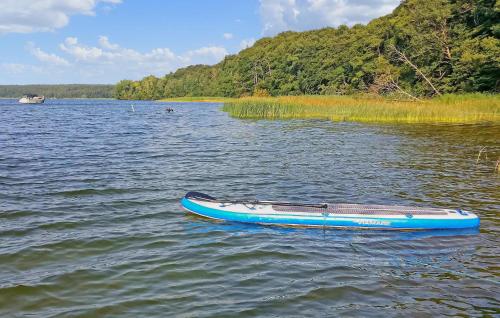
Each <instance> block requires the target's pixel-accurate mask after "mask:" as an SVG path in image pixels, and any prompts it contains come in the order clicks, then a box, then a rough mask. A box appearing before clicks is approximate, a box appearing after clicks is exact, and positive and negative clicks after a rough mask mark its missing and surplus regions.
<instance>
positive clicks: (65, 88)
mask: <svg viewBox="0 0 500 318" xmlns="http://www.w3.org/2000/svg"><path fill="white" fill-rule="evenodd" d="M113 93H114V85H97V84H57V85H0V98H19V97H21V96H23V95H25V94H37V95H43V96H45V97H46V98H113Z"/></svg>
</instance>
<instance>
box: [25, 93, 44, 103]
mask: <svg viewBox="0 0 500 318" xmlns="http://www.w3.org/2000/svg"><path fill="white" fill-rule="evenodd" d="M19 102H20V103H21V104H42V103H43V102H45V96H38V95H34V94H27V95H24V96H23V97H21V99H20V100H19Z"/></svg>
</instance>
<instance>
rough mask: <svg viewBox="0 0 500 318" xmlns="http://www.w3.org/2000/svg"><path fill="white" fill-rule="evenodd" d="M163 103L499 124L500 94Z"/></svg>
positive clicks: (279, 116) (234, 111)
mask: <svg viewBox="0 0 500 318" xmlns="http://www.w3.org/2000/svg"><path fill="white" fill-rule="evenodd" d="M159 101H161V102H204V103H223V104H224V105H223V107H222V110H223V111H225V112H227V113H228V114H229V115H230V116H231V117H234V118H240V119H272V120H283V119H322V120H331V121H352V122H369V123H410V124H418V123H437V124H439V123H451V124H471V123H472V124H473V123H500V95H499V94H480V93H473V94H461V95H459V94H450V95H443V96H440V97H435V98H429V99H423V100H419V101H410V100H390V99H388V98H384V97H378V96H367V95H353V96H347V95H346V96H338V95H304V96H278V97H242V98H225V97H204V96H201V97H177V98H167V99H161V100H159Z"/></svg>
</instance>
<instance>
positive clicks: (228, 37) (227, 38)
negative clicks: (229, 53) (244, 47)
mask: <svg viewBox="0 0 500 318" xmlns="http://www.w3.org/2000/svg"><path fill="white" fill-rule="evenodd" d="M222 37H223V38H224V39H226V40H231V39H232V38H233V34H232V33H224V34H223V35H222Z"/></svg>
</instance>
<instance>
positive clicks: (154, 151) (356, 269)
mask: <svg viewBox="0 0 500 318" xmlns="http://www.w3.org/2000/svg"><path fill="white" fill-rule="evenodd" d="M131 104H133V105H134V108H135V112H131V111H130V108H131V106H130V105H131ZM166 106H167V104H161V103H154V102H138V101H133V102H132V101H112V100H109V101H108V100H99V101H97V100H48V101H47V103H46V104H44V105H43V106H39V105H35V106H21V105H17V104H16V103H15V101H13V100H0V117H1V119H2V123H3V126H2V130H0V242H1V243H2V244H0V316H5V317H17V316H37V317H42V316H43V317H100V316H104V317H108V316H109V317H137V316H147V317H164V316H180V317H234V316H236V315H237V316H241V317H255V316H261V317H282V316H287V317H304V316H332V315H335V316H366V317H370V316H375V317H380V316H388V317H401V316H428V317H432V316H488V315H490V316H494V315H498V314H500V312H499V310H498V308H500V298H499V296H498V288H499V280H498V277H499V276H500V268H499V267H498V263H499V259H498V254H499V250H498V246H499V240H498V237H499V235H498V233H499V230H500V227H499V222H498V211H499V209H500V196H499V195H500V192H499V191H498V189H499V188H500V178H499V177H498V176H497V175H495V174H493V173H492V165H493V164H494V161H495V160H496V158H497V157H498V156H499V153H498V149H500V144H499V143H498V136H499V135H500V126H495V125H482V126H477V125H446V126H441V125H364V124H356V123H331V122H326V121H317V120H314V121H304V120H290V121H268V120H263V121H252V120H235V119H231V118H229V117H228V116H227V115H226V114H225V113H222V112H221V111H219V105H214V104H182V103H172V104H168V106H169V107H173V108H175V110H176V112H175V113H169V114H167V113H166V112H165V111H164V108H165V107H166ZM484 146H486V147H487V149H489V152H488V158H486V156H485V157H484V158H481V160H479V162H476V161H477V153H478V151H479V149H481V147H484ZM495 151H496V152H495ZM190 190H198V191H206V192H209V193H212V194H214V195H216V196H230V197H233V198H238V197H248V198H258V199H274V200H293V201H307V202H325V201H327V202H362V203H373V204H408V205H416V206H436V207H462V208H465V209H470V210H473V211H475V212H476V213H478V214H479V215H480V216H481V229H480V230H479V231H478V230H460V231H458V230H457V231H455V230H453V231H430V232H385V231H345V230H328V229H307V228H305V229H304V228H284V227H275V226H258V225H248V224H234V223H225V222H218V221H213V220H205V219H202V218H199V217H196V216H192V215H187V214H185V213H184V212H183V210H182V209H181V207H180V205H179V198H180V197H182V195H184V194H185V192H187V191H190Z"/></svg>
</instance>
